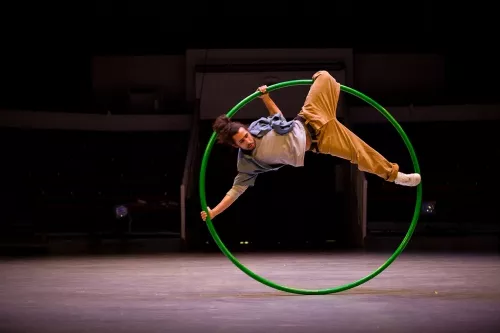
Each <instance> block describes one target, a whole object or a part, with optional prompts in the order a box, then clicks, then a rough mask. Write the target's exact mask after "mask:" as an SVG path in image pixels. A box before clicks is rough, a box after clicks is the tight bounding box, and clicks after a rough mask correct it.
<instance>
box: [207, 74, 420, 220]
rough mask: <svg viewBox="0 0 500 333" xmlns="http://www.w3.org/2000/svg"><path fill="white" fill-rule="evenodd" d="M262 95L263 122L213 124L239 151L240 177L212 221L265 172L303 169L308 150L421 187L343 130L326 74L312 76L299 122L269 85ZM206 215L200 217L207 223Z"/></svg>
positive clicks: (336, 89) (335, 87)
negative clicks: (288, 116) (266, 114)
mask: <svg viewBox="0 0 500 333" xmlns="http://www.w3.org/2000/svg"><path fill="white" fill-rule="evenodd" d="M258 90H259V91H260V92H261V93H262V95H261V96H259V97H260V98H261V99H262V101H263V102H264V104H265V106H266V107H267V109H268V110H269V113H270V116H269V117H267V118H265V117H262V118H260V119H258V120H257V121H255V122H253V123H252V124H251V125H250V126H248V127H247V126H245V125H244V124H242V123H239V122H235V121H231V120H230V119H229V118H227V117H226V116H225V115H221V116H219V117H218V118H217V119H216V120H215V122H214V125H213V129H214V131H215V132H216V133H217V140H218V142H219V143H221V144H227V145H231V146H233V147H236V148H239V151H238V163H237V169H238V175H237V176H236V178H235V180H234V183H233V187H232V188H231V189H230V190H229V191H228V192H227V194H226V196H225V197H224V198H223V199H222V201H221V202H220V203H219V204H218V205H217V206H216V207H215V208H214V209H210V208H209V207H208V210H209V214H210V218H211V219H213V218H215V217H216V216H217V215H219V214H220V213H222V212H223V211H225V210H226V209H227V208H228V207H229V206H231V204H233V203H234V202H235V201H236V199H238V197H239V196H240V195H241V194H242V193H243V192H245V190H246V189H247V188H248V187H249V186H253V185H254V184H255V179H256V178H257V176H258V175H259V174H260V173H263V172H267V171H275V170H278V169H279V168H281V167H283V166H284V165H291V166H294V167H301V166H304V156H305V153H306V151H314V152H317V153H321V154H329V155H332V156H337V157H340V158H342V159H346V160H348V161H350V162H351V163H353V164H357V165H358V168H359V170H361V171H365V172H369V173H372V174H375V175H377V176H379V177H381V178H383V179H384V180H386V181H389V182H394V183H396V184H398V185H404V186H417V185H418V184H419V183H420V180H421V178H420V175H419V174H416V173H414V174H404V173H402V172H399V166H398V164H396V163H392V162H389V161H388V160H387V159H386V158H385V157H383V156H382V155H381V154H380V153H378V152H377V151H376V150H374V149H373V148H372V147H370V146H368V145H367V144H366V143H365V142H363V141H362V140H361V139H360V138H359V137H357V136H356V135H355V134H354V133H352V132H351V131H350V130H349V129H348V128H347V127H345V126H344V125H342V124H341V123H340V122H339V121H338V120H337V118H336V112H337V104H338V100H339V95H340V84H339V83H338V82H337V81H336V80H335V79H334V78H333V77H332V76H331V75H330V74H329V73H328V72H326V71H318V72H316V73H315V74H314V75H313V84H312V86H311V88H310V89H309V93H308V95H307V97H306V100H305V102H304V105H303V106H302V109H301V110H300V112H299V114H298V115H297V117H295V118H294V119H293V120H290V121H287V120H286V119H285V118H284V116H283V114H282V113H281V111H280V109H279V108H278V107H277V106H276V104H275V103H274V102H273V100H272V99H271V97H270V96H269V94H268V93H267V92H266V86H261V87H259V88H258ZM206 217H207V214H206V213H205V212H201V218H202V219H203V221H206Z"/></svg>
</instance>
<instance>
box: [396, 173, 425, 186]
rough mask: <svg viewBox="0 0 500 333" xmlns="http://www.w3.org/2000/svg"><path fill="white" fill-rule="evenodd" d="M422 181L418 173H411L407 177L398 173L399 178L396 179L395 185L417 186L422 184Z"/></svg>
mask: <svg viewBox="0 0 500 333" xmlns="http://www.w3.org/2000/svg"><path fill="white" fill-rule="evenodd" d="M421 179H422V178H421V177H420V175H419V174H418V173H410V174H409V175H407V174H405V173H402V172H398V176H397V177H396V180H395V181H394V183H396V184H398V185H403V186H417V185H418V184H420V180H421Z"/></svg>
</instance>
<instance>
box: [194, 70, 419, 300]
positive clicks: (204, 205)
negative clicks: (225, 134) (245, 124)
mask: <svg viewBox="0 0 500 333" xmlns="http://www.w3.org/2000/svg"><path fill="white" fill-rule="evenodd" d="M312 83H313V80H291V81H285V82H280V83H277V84H274V85H271V86H269V87H268V88H267V91H268V92H271V91H274V90H277V89H281V88H285V87H290V86H297V85H311V84H312ZM340 88H341V90H342V91H345V92H347V93H350V94H352V95H354V96H356V97H358V98H360V99H362V100H364V101H365V102H367V103H368V104H370V105H371V106H373V107H374V108H375V109H377V110H378V111H379V112H380V113H382V114H383V115H384V116H385V117H386V118H387V119H388V120H389V121H390V122H391V124H392V125H394V127H395V128H396V130H397V131H398V133H399V134H400V136H401V138H402V139H403V141H404V143H405V145H406V147H407V148H408V151H409V152H410V156H411V160H412V163H413V167H414V170H415V172H417V173H420V167H419V164H418V160H417V156H416V154H415V150H414V149H413V146H412V144H411V143H410V140H409V139H408V136H407V135H406V134H405V132H404V131H403V129H402V128H401V126H400V125H399V123H398V122H397V121H396V120H395V119H394V118H393V117H392V116H391V114H390V113H389V112H388V111H387V110H385V109H384V107H382V106H381V105H380V104H378V103H377V102H375V101H374V100H373V99H371V98H370V97H368V96H366V95H364V94H363V93H361V92H359V91H357V90H355V89H352V88H349V87H346V86H344V85H341V86H340ZM259 95H261V93H260V92H258V91H256V92H254V93H253V94H251V95H249V96H248V97H246V98H245V99H243V100H242V101H241V102H239V103H238V104H236V105H235V106H234V107H233V108H232V109H231V110H230V111H229V112H228V113H227V116H228V117H229V118H231V117H232V116H233V115H234V114H235V113H236V112H237V111H238V110H240V109H241V108H242V107H244V106H245V105H246V104H248V103H249V102H251V101H252V100H254V99H255V98H257V97H258V96H259ZM215 140H216V133H215V132H214V133H213V134H212V137H211V138H210V141H209V142H208V145H207V147H206V149H205V155H204V156H203V160H202V163H201V170H200V184H199V190H200V200H201V207H202V209H203V211H205V212H207V213H208V208H207V202H206V196H205V173H206V169H207V164H208V158H209V156H210V153H211V151H212V147H213V146H214V143H215ZM421 204H422V183H420V184H419V185H418V186H417V199H416V203H415V211H414V213H413V218H412V222H411V224H410V227H409V229H408V232H407V233H406V236H405V237H404V239H403V241H402V242H401V244H400V245H399V246H398V248H397V249H396V251H395V252H394V253H393V254H392V255H391V257H390V258H389V259H388V260H387V261H386V262H385V263H384V264H383V265H382V266H380V267H379V268H377V269H376V270H374V271H373V272H372V273H370V274H369V275H367V276H365V277H363V278H361V279H359V280H357V281H354V282H351V283H348V284H344V285H341V286H338V287H334V288H328V289H318V290H308V289H297V288H292V287H286V286H282V285H279V284H276V283H274V282H272V281H269V280H267V279H265V278H263V277H261V276H259V275H257V274H255V273H254V272H252V271H251V270H249V269H248V268H247V267H245V266H244V265H242V264H241V263H240V262H239V261H238V260H237V259H236V258H235V257H234V256H233V255H232V254H231V252H229V250H228V249H227V248H226V246H225V245H224V243H223V242H222V241H221V239H220V238H219V236H218V234H217V232H216V231H215V229H214V226H213V224H212V221H211V219H210V218H209V217H207V219H206V223H207V225H208V229H209V231H210V234H211V235H212V237H213V239H214V240H215V242H216V243H217V245H218V246H219V248H220V249H221V251H222V252H223V253H224V254H225V255H226V257H228V258H229V260H231V262H232V263H233V264H234V265H235V266H236V267H238V268H239V269H240V270H242V271H243V272H244V273H245V274H247V275H248V276H250V277H251V278H253V279H255V280H257V281H258V282H260V283H262V284H264V285H267V286H269V287H271V288H274V289H277V290H281V291H285V292H289V293H293V294H301V295H326V294H333V293H338V292H341V291H345V290H348V289H351V288H354V287H357V286H359V285H361V284H363V283H365V282H367V281H369V280H371V279H373V278H374V277H375V276H377V275H379V274H380V273H382V271H384V270H385V269H386V268H387V267H389V265H390V264H392V262H393V261H394V260H396V258H397V257H398V256H399V255H400V254H401V252H403V250H404V249H405V247H406V246H407V244H408V242H409V241H410V238H411V236H412V235H413V232H414V231H415V228H416V226H417V222H418V219H419V215H420V207H421Z"/></svg>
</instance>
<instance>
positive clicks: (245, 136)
mask: <svg viewBox="0 0 500 333" xmlns="http://www.w3.org/2000/svg"><path fill="white" fill-rule="evenodd" d="M233 140H234V143H235V145H236V146H238V147H240V148H241V149H244V150H253V149H254V148H255V139H254V137H253V136H252V134H250V133H249V132H248V131H247V130H246V129H245V128H243V127H240V129H239V130H238V133H236V134H235V135H233Z"/></svg>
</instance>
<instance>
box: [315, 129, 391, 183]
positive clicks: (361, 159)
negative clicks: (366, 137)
mask: <svg viewBox="0 0 500 333" xmlns="http://www.w3.org/2000/svg"><path fill="white" fill-rule="evenodd" d="M318 147H319V151H320V153H322V154H330V155H333V156H337V157H340V158H343V159H346V160H348V161H350V162H351V163H353V164H357V165H358V168H359V170H361V171H366V172H369V173H372V174H375V175H377V176H379V177H381V178H383V179H385V180H387V181H391V182H392V181H395V180H396V178H397V176H398V171H399V166H398V165H397V164H396V163H391V162H389V161H388V160H387V159H386V158H385V157H384V156H382V155H381V154H380V153H379V152H377V151H376V150H375V149H373V148H372V147H370V146H369V145H367V144H366V143H365V142H364V141H363V140H361V139H360V138H359V137H358V136H356V134H354V133H353V132H351V131H350V130H349V129H348V128H347V127H345V126H344V125H343V124H342V123H340V122H339V121H338V120H337V119H334V120H332V121H330V122H328V123H327V124H326V125H325V126H323V128H322V129H321V133H320V136H319V144H318Z"/></svg>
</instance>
